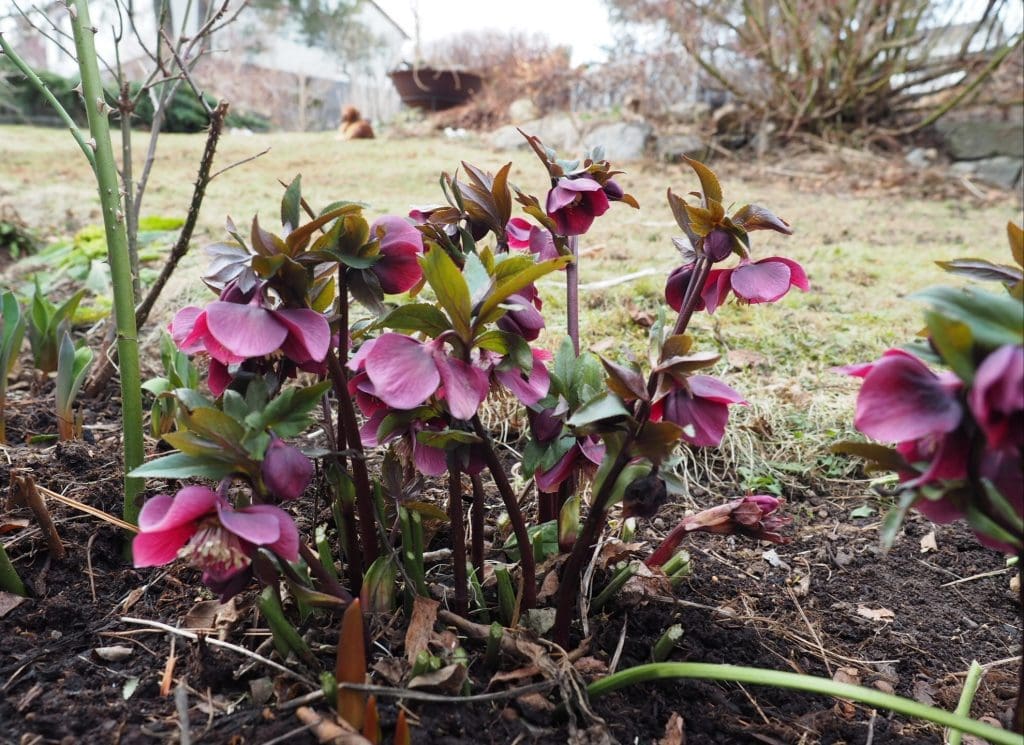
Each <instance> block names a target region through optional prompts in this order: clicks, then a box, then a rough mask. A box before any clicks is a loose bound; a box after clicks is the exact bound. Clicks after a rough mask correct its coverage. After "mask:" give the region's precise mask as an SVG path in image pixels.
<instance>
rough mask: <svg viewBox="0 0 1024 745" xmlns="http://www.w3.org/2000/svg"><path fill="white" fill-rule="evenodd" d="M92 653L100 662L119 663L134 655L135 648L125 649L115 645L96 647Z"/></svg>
mask: <svg viewBox="0 0 1024 745" xmlns="http://www.w3.org/2000/svg"><path fill="white" fill-rule="evenodd" d="M93 653H94V654H95V655H96V656H97V657H99V658H100V659H101V660H106V661H107V662H121V661H122V660H126V659H128V658H129V657H131V656H132V655H133V654H135V647H125V646H122V645H119V644H117V645H114V646H112V647H96V648H95V649H94V650H93Z"/></svg>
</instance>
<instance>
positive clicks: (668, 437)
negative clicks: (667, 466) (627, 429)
mask: <svg viewBox="0 0 1024 745" xmlns="http://www.w3.org/2000/svg"><path fill="white" fill-rule="evenodd" d="M682 436H683V429H682V427H680V426H679V425H678V424H676V423H675V422H668V421H664V422H647V423H646V424H644V426H643V429H641V430H640V434H638V435H637V437H636V440H635V441H634V442H633V447H632V450H631V454H634V455H641V456H643V457H645V458H647V459H648V460H650V461H651V462H652V463H660V462H661V461H663V460H664V459H665V458H667V457H668V456H669V455H671V454H672V451H673V450H675V447H676V444H677V443H678V442H679V439H680V438H681V437H682Z"/></svg>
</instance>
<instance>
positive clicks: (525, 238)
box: [505, 217, 558, 261]
mask: <svg viewBox="0 0 1024 745" xmlns="http://www.w3.org/2000/svg"><path fill="white" fill-rule="evenodd" d="M505 237H506V238H507V239H508V245H509V246H511V247H512V248H526V249H529V251H530V253H532V254H537V260H538V261H547V260H548V259H556V258H558V249H557V248H555V239H554V238H552V237H551V233H550V232H549V231H547V230H545V229H544V228H540V227H537V226H536V225H532V224H531V223H529V222H527V221H526V220H524V219H523V218H521V217H513V218H512V219H511V220H509V221H508V224H507V225H506V226H505Z"/></svg>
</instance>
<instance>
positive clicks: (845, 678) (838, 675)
mask: <svg viewBox="0 0 1024 745" xmlns="http://www.w3.org/2000/svg"><path fill="white" fill-rule="evenodd" d="M832 680H834V681H835V682H837V683H849V684H850V685H852V686H859V685H860V671H859V670H858V669H857V668H855V667H840V668H837V669H836V671H835V672H834V673H832Z"/></svg>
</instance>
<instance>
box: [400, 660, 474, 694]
mask: <svg viewBox="0 0 1024 745" xmlns="http://www.w3.org/2000/svg"><path fill="white" fill-rule="evenodd" d="M466 674H467V673H466V668H465V666H464V665H446V666H445V667H442V668H441V669H440V670H435V671H434V672H432V673H424V674H423V675H417V676H416V677H415V678H413V679H412V680H410V681H409V687H410V688H415V689H418V690H431V691H437V692H438V693H445V694H448V695H454V694H456V693H458V692H459V691H461V690H462V684H463V683H465V682H466Z"/></svg>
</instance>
